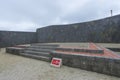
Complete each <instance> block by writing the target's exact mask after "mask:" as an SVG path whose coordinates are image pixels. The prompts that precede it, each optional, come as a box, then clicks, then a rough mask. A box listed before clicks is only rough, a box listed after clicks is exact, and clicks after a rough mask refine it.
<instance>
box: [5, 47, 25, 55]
mask: <svg viewBox="0 0 120 80" xmlns="http://www.w3.org/2000/svg"><path fill="white" fill-rule="evenodd" d="M23 51H24V49H23V48H18V47H8V48H6V53H11V54H15V55H20V53H22V52H23Z"/></svg>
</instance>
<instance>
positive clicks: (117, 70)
mask: <svg viewBox="0 0 120 80" xmlns="http://www.w3.org/2000/svg"><path fill="white" fill-rule="evenodd" d="M51 57H57V58H62V60H63V64H64V65H67V66H70V67H75V68H80V69H85V70H88V71H95V72H98V73H103V74H108V75H113V76H118V77H120V59H116V58H104V57H92V56H86V55H73V54H63V53H60V52H59V53H56V52H52V53H51Z"/></svg>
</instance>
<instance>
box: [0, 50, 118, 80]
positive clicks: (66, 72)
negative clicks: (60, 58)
mask: <svg viewBox="0 0 120 80" xmlns="http://www.w3.org/2000/svg"><path fill="white" fill-rule="evenodd" d="M0 80H120V78H118V77H114V76H108V75H104V74H99V73H96V72H90V71H85V70H81V69H77V68H71V67H67V66H62V67H61V68H55V67H51V66H50V63H48V62H44V61H40V60H35V59H30V58H25V57H21V56H17V55H12V54H7V53H5V52H4V49H2V50H1V51H0Z"/></svg>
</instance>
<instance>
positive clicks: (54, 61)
mask: <svg viewBox="0 0 120 80" xmlns="http://www.w3.org/2000/svg"><path fill="white" fill-rule="evenodd" d="M51 65H52V66H54V67H60V66H61V65H62V59H60V58H52V61H51Z"/></svg>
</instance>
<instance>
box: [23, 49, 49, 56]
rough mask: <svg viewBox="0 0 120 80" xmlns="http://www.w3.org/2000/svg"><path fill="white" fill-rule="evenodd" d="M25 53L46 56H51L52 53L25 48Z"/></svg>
mask: <svg viewBox="0 0 120 80" xmlns="http://www.w3.org/2000/svg"><path fill="white" fill-rule="evenodd" d="M24 53H27V54H33V55H38V56H46V57H49V56H50V53H47V52H37V51H31V50H25V51H24Z"/></svg>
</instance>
